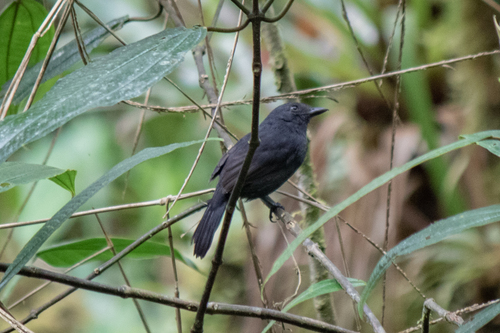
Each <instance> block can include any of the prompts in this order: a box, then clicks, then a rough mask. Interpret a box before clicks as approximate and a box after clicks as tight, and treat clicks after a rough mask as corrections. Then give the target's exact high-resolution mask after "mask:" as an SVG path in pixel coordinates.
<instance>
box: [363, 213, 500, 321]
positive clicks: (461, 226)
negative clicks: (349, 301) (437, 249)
mask: <svg viewBox="0 0 500 333" xmlns="http://www.w3.org/2000/svg"><path fill="white" fill-rule="evenodd" d="M498 221H500V205H493V206H489V207H483V208H479V209H474V210H469V211H466V212H464V213H461V214H458V215H455V216H452V217H448V218H446V219H443V220H440V221H437V222H435V223H434V224H431V225H430V226H428V227H427V228H425V229H423V230H420V231H419V232H417V233H415V234H413V235H411V236H410V237H408V238H406V239H405V240H403V241H402V242H401V243H399V244H398V245H396V246H395V247H393V248H392V249H391V250H390V251H389V252H387V254H386V255H384V256H383V257H382V258H381V259H380V260H379V262H378V263H377V266H376V267H375V269H374V270H373V272H372V274H371V276H370V279H369V280H368V282H367V283H366V287H365V289H363V293H362V294H361V301H360V302H359V303H358V311H360V313H361V311H362V309H363V305H364V304H365V302H366V300H367V299H368V296H369V295H370V293H371V291H372V290H373V289H374V288H375V285H376V284H377V282H378V281H379V280H380V278H381V277H382V275H383V274H384V272H385V271H386V270H387V268H389V266H391V263H392V262H393V261H394V260H395V259H396V258H397V257H399V256H402V255H405V254H409V253H412V252H414V251H416V250H419V249H422V248H424V247H427V246H429V245H432V244H435V243H437V242H440V241H442V240H443V239H445V238H446V237H449V236H452V235H456V234H459V233H461V232H462V231H464V230H467V229H470V228H474V227H479V226H483V225H486V224H490V223H494V222H498Z"/></svg>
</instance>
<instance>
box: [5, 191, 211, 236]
mask: <svg viewBox="0 0 500 333" xmlns="http://www.w3.org/2000/svg"><path fill="white" fill-rule="evenodd" d="M213 191H214V189H213V188H210V189H207V190H202V191H196V192H191V193H186V194H182V195H181V196H180V198H179V200H183V199H188V198H193V197H196V196H200V195H203V194H207V193H210V192H213ZM173 197H174V196H167V197H164V198H161V199H157V200H151V201H143V202H136V203H131V204H125V205H117V206H110V207H104V208H97V209H91V210H86V211H83V212H78V213H74V214H73V215H71V216H70V218H74V217H80V216H85V215H94V214H97V213H106V212H113V211H118V210H123V209H131V208H141V207H150V206H165V203H166V202H167V200H172V198H173ZM49 220H50V218H48V219H41V220H34V221H27V222H14V223H4V224H0V229H8V228H16V227H24V226H27V225H32V224H38V223H44V222H47V221H49Z"/></svg>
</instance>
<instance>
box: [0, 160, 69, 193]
mask: <svg viewBox="0 0 500 333" xmlns="http://www.w3.org/2000/svg"><path fill="white" fill-rule="evenodd" d="M66 172H68V170H63V169H59V168H54V167H51V166H48V165H41V164H29V163H22V162H4V163H2V164H0V192H5V191H7V190H10V189H11V188H13V187H15V186H18V185H23V184H27V183H32V182H35V181H39V180H41V179H50V178H52V177H57V176H59V175H62V174H65V173H66ZM75 173H76V171H75ZM73 181H74V179H73ZM63 188H64V187H63Z"/></svg>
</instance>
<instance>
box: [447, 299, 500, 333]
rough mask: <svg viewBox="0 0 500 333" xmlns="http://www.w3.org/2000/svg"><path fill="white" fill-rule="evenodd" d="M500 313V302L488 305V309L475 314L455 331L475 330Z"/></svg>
mask: <svg viewBox="0 0 500 333" xmlns="http://www.w3.org/2000/svg"><path fill="white" fill-rule="evenodd" d="M499 314H500V303H497V304H493V305H490V306H488V307H487V308H486V309H484V310H482V311H481V312H479V313H477V314H475V315H474V319H473V320H471V321H469V322H468V323H466V324H464V325H462V326H460V327H459V328H457V329H456V330H455V333H470V332H475V331H476V330H478V329H480V328H481V327H483V326H484V325H486V324H487V323H489V322H490V321H492V320H493V318H495V317H496V316H498V315H499Z"/></svg>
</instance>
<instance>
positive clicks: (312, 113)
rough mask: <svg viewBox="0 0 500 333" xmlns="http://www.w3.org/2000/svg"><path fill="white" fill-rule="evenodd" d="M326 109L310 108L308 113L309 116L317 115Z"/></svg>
mask: <svg viewBox="0 0 500 333" xmlns="http://www.w3.org/2000/svg"><path fill="white" fill-rule="evenodd" d="M326 111H328V109H325V108H312V109H311V111H309V115H310V116H311V117H314V116H317V115H319V114H322V113H323V112H326Z"/></svg>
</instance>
